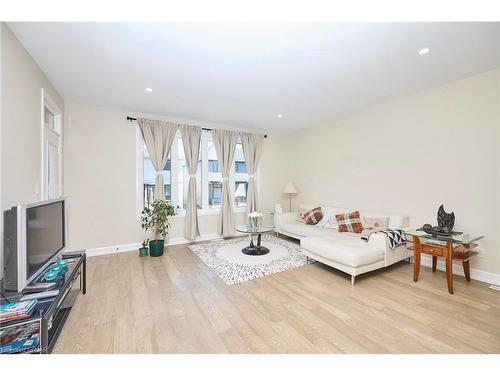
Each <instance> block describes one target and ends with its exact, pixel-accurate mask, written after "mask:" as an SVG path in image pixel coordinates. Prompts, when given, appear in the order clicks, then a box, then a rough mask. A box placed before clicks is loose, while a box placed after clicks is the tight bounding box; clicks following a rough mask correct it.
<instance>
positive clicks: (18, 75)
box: [0, 23, 64, 272]
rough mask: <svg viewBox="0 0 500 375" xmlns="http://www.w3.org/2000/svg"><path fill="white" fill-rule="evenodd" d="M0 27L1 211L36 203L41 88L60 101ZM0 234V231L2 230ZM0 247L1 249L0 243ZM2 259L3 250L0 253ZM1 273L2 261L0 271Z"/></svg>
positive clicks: (49, 85) (38, 169)
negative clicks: (0, 93) (19, 205)
mask: <svg viewBox="0 0 500 375" xmlns="http://www.w3.org/2000/svg"><path fill="white" fill-rule="evenodd" d="M0 28H1V74H0V77H1V92H2V95H1V111H0V112H1V130H0V131H1V135H2V136H1V176H2V177H1V211H2V212H3V211H4V210H5V209H7V208H10V207H11V206H13V205H16V204H26V203H31V202H36V201H38V200H40V194H37V193H36V190H37V186H38V191H40V185H41V173H42V165H41V160H40V158H41V147H42V146H41V145H42V140H41V121H42V118H41V105H42V104H41V103H42V89H44V90H45V91H46V92H48V94H49V95H50V96H51V98H52V99H53V100H54V101H55V103H56V105H57V106H58V107H59V108H61V109H62V108H64V100H63V98H62V97H61V96H60V95H59V93H58V92H57V91H56V90H55V89H54V87H53V86H52V84H51V83H50V81H49V80H48V79H47V77H46V76H45V74H44V73H43V72H42V70H41V69H40V68H39V67H38V65H37V64H36V63H35V61H34V60H33V59H32V58H31V56H30V55H29V54H28V52H27V51H26V50H25V49H24V47H23V46H22V45H21V43H20V42H19V41H18V40H17V39H16V37H15V36H14V35H13V34H12V32H11V31H10V29H9V28H8V27H7V25H5V23H0ZM2 232H3V231H2ZM1 243H2V248H3V241H2V242H1ZM0 254H1V255H0V256H3V251H0ZM2 271H3V262H2V268H1V270H0V272H2Z"/></svg>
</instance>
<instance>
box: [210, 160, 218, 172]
mask: <svg viewBox="0 0 500 375" xmlns="http://www.w3.org/2000/svg"><path fill="white" fill-rule="evenodd" d="M208 171H209V172H211V173H219V172H220V169H219V161H218V160H209V161H208Z"/></svg>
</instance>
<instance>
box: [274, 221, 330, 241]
mask: <svg viewBox="0 0 500 375" xmlns="http://www.w3.org/2000/svg"><path fill="white" fill-rule="evenodd" d="M280 228H281V230H283V231H285V232H288V233H293V234H296V235H298V236H300V237H307V236H324V235H328V234H330V233H332V232H334V231H336V230H335V229H330V228H322V227H318V226H317V225H307V224H304V223H300V222H298V221H296V222H282V223H281V225H280Z"/></svg>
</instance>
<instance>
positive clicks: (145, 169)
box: [137, 128, 248, 213]
mask: <svg viewBox="0 0 500 375" xmlns="http://www.w3.org/2000/svg"><path fill="white" fill-rule="evenodd" d="M137 139H138V141H137V142H138V143H137V147H138V148H137V149H138V150H139V149H140V150H141V151H140V152H139V151H138V157H140V158H141V159H140V160H139V159H138V164H137V165H138V170H139V172H140V173H139V174H138V180H137V183H138V198H137V208H138V212H140V211H142V208H143V207H144V205H148V204H149V203H151V202H152V201H153V200H154V190H155V180H156V172H155V169H154V167H153V163H152V162H151V159H150V158H149V155H148V151H147V148H146V146H145V145H144V142H143V140H142V136H141V133H140V130H139V129H138V128H137ZM188 182H189V172H188V169H187V164H186V157H185V155H184V147H183V143H182V137H181V136H180V132H178V134H177V136H176V139H175V140H174V142H173V143H172V149H171V150H170V154H169V156H168V160H167V164H166V166H165V167H164V169H163V183H164V186H163V188H164V191H165V199H166V200H167V201H169V202H170V203H171V204H172V205H174V206H176V207H177V208H178V211H179V212H181V213H182V210H183V209H185V208H186V203H187V193H188ZM196 183H197V186H196V192H197V197H196V198H197V206H198V209H200V210H201V212H203V211H206V212H211V210H218V208H219V207H220V205H221V200H222V173H221V165H220V163H219V161H218V160H217V153H216V151H215V147H214V143H213V141H212V134H211V133H210V132H205V131H204V132H202V138H201V145H200V153H199V155H198V167H197V170H196ZM229 186H230V188H231V192H232V194H233V196H234V206H235V208H240V207H244V206H245V205H246V202H247V192H248V173H247V168H246V163H245V158H244V155H243V147H242V144H241V142H238V143H237V145H236V151H235V156H234V163H233V165H232V166H231V173H230V176H229Z"/></svg>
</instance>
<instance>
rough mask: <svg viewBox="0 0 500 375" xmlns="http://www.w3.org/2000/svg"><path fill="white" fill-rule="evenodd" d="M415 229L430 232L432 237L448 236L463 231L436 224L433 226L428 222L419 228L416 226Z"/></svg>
mask: <svg viewBox="0 0 500 375" xmlns="http://www.w3.org/2000/svg"><path fill="white" fill-rule="evenodd" d="M417 230H420V231H424V232H425V233H427V234H430V235H432V236H434V237H437V236H445V237H449V236H453V235H458V234H462V233H463V232H455V231H452V230H451V229H450V228H449V227H443V228H441V227H438V226H434V227H433V226H432V225H430V224H424V225H423V226H422V227H421V228H418V229H417Z"/></svg>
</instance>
